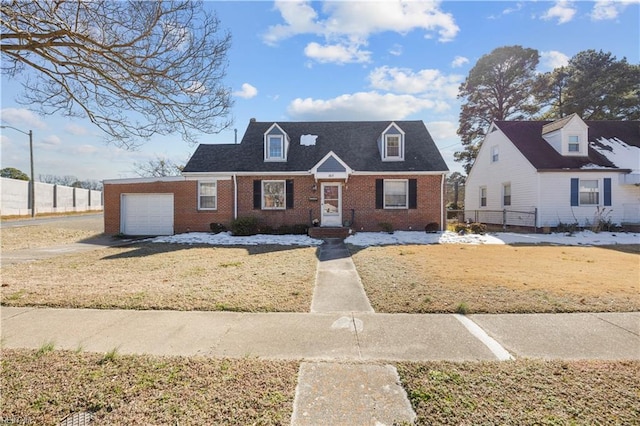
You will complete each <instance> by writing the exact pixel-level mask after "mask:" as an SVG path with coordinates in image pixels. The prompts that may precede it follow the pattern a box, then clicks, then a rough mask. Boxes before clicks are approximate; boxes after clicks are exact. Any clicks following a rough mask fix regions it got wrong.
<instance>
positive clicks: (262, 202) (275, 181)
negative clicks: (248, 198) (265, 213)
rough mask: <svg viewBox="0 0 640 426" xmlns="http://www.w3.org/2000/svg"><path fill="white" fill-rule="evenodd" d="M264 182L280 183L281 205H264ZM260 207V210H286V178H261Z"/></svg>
mask: <svg viewBox="0 0 640 426" xmlns="http://www.w3.org/2000/svg"><path fill="white" fill-rule="evenodd" d="M265 183H282V188H283V197H282V207H266V206H265V203H264V201H265V200H264V185H265ZM260 196H261V199H262V201H261V207H262V210H286V209H287V181H286V180H263V181H262V184H261V187H260Z"/></svg>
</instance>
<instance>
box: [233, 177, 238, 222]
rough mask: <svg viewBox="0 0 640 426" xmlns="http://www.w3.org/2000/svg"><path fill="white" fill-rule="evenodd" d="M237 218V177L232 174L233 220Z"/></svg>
mask: <svg viewBox="0 0 640 426" xmlns="http://www.w3.org/2000/svg"><path fill="white" fill-rule="evenodd" d="M237 218H238V179H237V177H236V174H235V173H234V174H233V220H236V219H237Z"/></svg>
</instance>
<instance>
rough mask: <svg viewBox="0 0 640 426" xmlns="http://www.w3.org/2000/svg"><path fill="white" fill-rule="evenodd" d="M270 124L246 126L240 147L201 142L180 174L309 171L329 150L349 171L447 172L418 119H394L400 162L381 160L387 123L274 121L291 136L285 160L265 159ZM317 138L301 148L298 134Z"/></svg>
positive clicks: (259, 123) (258, 123)
mask: <svg viewBox="0 0 640 426" xmlns="http://www.w3.org/2000/svg"><path fill="white" fill-rule="evenodd" d="M273 123H274V122H273V121H271V122H257V121H252V122H250V123H249V126H248V127H247V130H246V132H245V134H244V136H243V138H242V141H241V142H240V143H239V144H233V145H229V144H224V145H221V144H201V145H200V146H198V148H197V149H196V151H195V152H194V154H193V156H192V157H191V159H190V160H189V162H188V163H187V165H186V166H185V168H184V172H285V173H286V172H300V171H309V170H311V169H312V168H313V166H315V165H316V164H317V163H318V162H319V161H320V160H322V158H323V157H324V156H325V155H326V154H327V153H329V152H330V151H333V152H334V153H335V154H336V155H337V156H338V157H340V159H342V161H344V162H345V163H346V164H347V165H348V166H349V167H351V168H352V169H353V170H354V171H367V172H369V171H371V172H404V171H406V172H414V171H443V172H444V171H448V168H447V165H446V163H445V162H444V160H443V159H442V155H441V154H440V152H439V151H438V148H437V147H436V145H435V143H434V142H433V139H432V138H431V135H430V134H429V132H428V130H427V128H426V127H425V125H424V123H423V122H422V121H395V123H396V125H397V126H398V127H400V128H401V129H402V130H403V131H404V132H405V161H397V162H395V161H394V162H383V161H382V160H381V159H380V153H379V151H378V145H377V141H378V138H379V137H380V135H381V134H382V132H383V131H384V130H385V129H386V128H387V127H388V126H389V124H391V123H392V122H391V121H331V122H326V121H325V122H322V121H311V122H277V124H278V125H279V126H280V127H281V128H282V130H284V131H285V132H286V133H287V135H288V136H289V138H290V146H289V154H288V157H287V161H286V162H265V161H264V133H265V132H266V131H267V130H268V129H269V127H271V126H272V125H273ZM306 134H312V135H317V136H318V138H317V140H316V144H315V145H312V146H303V145H300V136H301V135H306Z"/></svg>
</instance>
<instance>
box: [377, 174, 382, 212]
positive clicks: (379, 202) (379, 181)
mask: <svg viewBox="0 0 640 426" xmlns="http://www.w3.org/2000/svg"><path fill="white" fill-rule="evenodd" d="M382 208H384V180H383V179H376V209H382Z"/></svg>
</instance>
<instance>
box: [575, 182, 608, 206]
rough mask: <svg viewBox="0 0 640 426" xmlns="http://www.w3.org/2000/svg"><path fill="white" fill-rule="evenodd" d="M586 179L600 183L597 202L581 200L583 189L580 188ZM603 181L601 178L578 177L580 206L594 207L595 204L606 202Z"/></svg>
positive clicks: (599, 204)
mask: <svg viewBox="0 0 640 426" xmlns="http://www.w3.org/2000/svg"><path fill="white" fill-rule="evenodd" d="M584 181H595V182H597V183H598V202H597V203H583V202H582V200H581V198H582V197H581V195H582V193H583V192H582V191H580V188H582V182H584ZM603 187H604V185H603V183H602V181H601V180H600V179H578V206H585V207H593V206H601V205H603V202H604V194H603V193H602V191H603Z"/></svg>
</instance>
